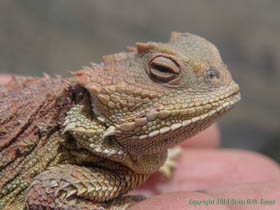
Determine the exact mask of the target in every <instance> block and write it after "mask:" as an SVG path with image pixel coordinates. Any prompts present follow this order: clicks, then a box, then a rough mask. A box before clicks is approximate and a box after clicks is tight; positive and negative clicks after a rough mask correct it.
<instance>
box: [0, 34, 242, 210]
mask: <svg viewBox="0 0 280 210" xmlns="http://www.w3.org/2000/svg"><path fill="white" fill-rule="evenodd" d="M103 60H104V62H103V63H101V64H95V63H92V64H91V66H89V67H84V68H83V69H81V70H78V71H76V72H74V73H73V75H72V77H70V78H62V77H60V76H57V77H50V76H48V75H45V76H44V77H23V76H14V77H13V79H12V81H10V82H9V83H8V84H6V85H4V86H1V87H0V116H1V119H0V126H1V127H0V177H1V179H0V209H126V208H127V207H129V206H132V205H133V204H135V203H137V202H139V201H141V200H143V199H144V197H143V196H128V195H125V194H127V193H128V192H129V191H131V190H132V189H135V188H136V187H137V186H139V185H141V184H142V183H144V182H145V180H147V178H148V177H149V176H150V175H151V174H152V173H154V172H156V171H158V170H159V169H160V168H161V167H164V164H165V162H166V160H167V151H168V149H169V148H171V147H173V146H175V145H177V144H179V143H180V142H182V141H183V140H185V139H188V138H190V137H191V136H193V135H195V134H197V133H198V132H200V131H202V130H204V129H206V128H207V127H209V126H210V125H211V124H212V123H214V122H216V120H217V119H219V118H220V117H221V116H223V115H224V114H225V113H227V112H228V111H229V110H231V109H232V108H233V107H234V105H235V104H236V103H237V102H238V101H239V100H240V90H239V86H238V84H237V83H235V82H234V81H233V79H232V76H231V74H230V72H229V70H228V68H227V66H226V65H225V64H224V62H223V61H222V58H221V56H220V53H219V51H218V49H217V48H216V47H215V45H214V44H212V43H211V42H209V41H207V40H206V39H204V38H202V37H200V36H198V35H193V34H190V33H179V32H172V33H171V37H170V40H169V42H167V43H161V42H147V43H142V42H138V43H136V46H135V47H130V48H129V52H120V53H116V54H113V55H107V56H104V57H103Z"/></svg>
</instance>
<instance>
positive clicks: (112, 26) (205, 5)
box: [0, 0, 280, 161]
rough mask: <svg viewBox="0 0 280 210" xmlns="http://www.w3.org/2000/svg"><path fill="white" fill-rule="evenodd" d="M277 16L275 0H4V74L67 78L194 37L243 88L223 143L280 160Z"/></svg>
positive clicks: (279, 4) (0, 4)
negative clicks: (142, 49)
mask: <svg viewBox="0 0 280 210" xmlns="http://www.w3.org/2000/svg"><path fill="white" fill-rule="evenodd" d="M279 11H280V1H275V0H266V1H263V0H247V1H244V0H235V1H223V0H211V1H202V0H192V1H191V0H190V1H188V0H173V1H168V0H141V1H131V0H118V1H116V0H107V1H93V0H83V1H77V0H60V1H57V0H48V1H42V0H41V1H38V0H25V1H22V0H1V1H0V14H1V15H0V73H9V74H21V75H32V76H41V75H42V72H46V73H48V74H50V75H55V74H60V75H63V76H70V72H72V71H75V70H77V69H80V68H81V66H85V65H88V64H89V62H97V63H99V62H101V58H102V56H103V55H106V54H112V53H115V52H119V51H126V46H133V45H134V44H135V42H137V41H139V42H146V41H160V42H166V41H168V39H169V34H170V32H171V31H179V32H191V33H195V34H198V35H201V36H203V37H205V38H206V39H208V40H210V41H211V42H213V43H214V44H215V45H216V46H217V47H218V48H219V50H220V52H221V54H222V57H223V60H224V62H225V63H226V64H227V65H228V67H229V69H230V70H231V73H232V75H233V77H234V79H235V80H236V81H237V82H238V83H239V84H240V86H241V93H242V101H241V103H239V105H238V106H237V107H236V108H235V109H234V110H233V111H232V112H231V113H230V114H228V115H226V116H225V117H224V118H223V119H222V120H221V121H220V128H221V131H222V141H223V142H222V144H223V146H224V147H235V148H244V149H250V150H253V151H258V152H262V153H264V154H267V155H269V156H270V157H272V158H274V159H275V160H278V161H280V41H279V37H280V12H279Z"/></svg>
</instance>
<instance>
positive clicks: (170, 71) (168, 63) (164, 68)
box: [148, 56, 180, 82]
mask: <svg viewBox="0 0 280 210" xmlns="http://www.w3.org/2000/svg"><path fill="white" fill-rule="evenodd" d="M148 74H149V75H150V76H151V77H152V78H154V79H156V80H158V81H160V82H169V81H171V80H173V79H175V78H177V77H178V75H179V74H180V66H179V65H178V64H177V63H176V62H175V61H174V60H173V59H171V58H168V57H164V56H158V57H155V58H154V59H152V60H151V61H150V64H149V68H148Z"/></svg>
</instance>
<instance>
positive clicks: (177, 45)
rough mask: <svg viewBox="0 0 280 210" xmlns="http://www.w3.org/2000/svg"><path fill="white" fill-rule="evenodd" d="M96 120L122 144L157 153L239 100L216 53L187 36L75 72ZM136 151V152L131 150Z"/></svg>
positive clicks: (138, 48) (144, 45)
mask: <svg viewBox="0 0 280 210" xmlns="http://www.w3.org/2000/svg"><path fill="white" fill-rule="evenodd" d="M74 80H75V82H76V83H77V84H79V85H80V86H82V87H84V88H86V89H87V90H88V92H89V93H90V97H91V104H92V108H93V112H94V114H95V115H96V116H97V119H96V120H101V121H102V122H103V123H104V124H105V125H106V127H107V128H108V129H107V131H105V132H104V135H103V136H104V137H107V136H114V138H115V139H116V140H117V141H118V142H119V143H120V144H122V145H124V146H129V147H133V146H135V148H138V149H139V150H142V151H143V150H146V151H147V152H149V151H152V152H157V151H160V150H164V149H166V148H168V147H171V146H173V145H174V144H176V143H178V142H180V141H182V140H184V139H186V138H188V137H190V136H192V135H194V134H196V133H198V132H199V131H201V130H202V129H204V128H206V127H208V126H209V125H210V124H212V123H213V122H214V121H215V120H216V119H217V118H219V117H220V116H221V115H222V114H224V113H225V112H227V111H228V110H230V109H231V108H232V107H233V105H234V104H235V103H236V102H238V101H239V100H240V94H239V86H238V85H237V84H236V83H235V82H234V81H233V80H232V77H231V74H230V72H229V71H228V69H227V66H226V65H225V64H224V63H223V61H222V59H221V56H220V54H219V51H218V50H217V48H216V47H215V46H214V45H213V44H212V43H210V42H208V41H207V40H205V39H203V38H201V37H199V36H196V35H192V34H189V33H176V32H173V33H172V34H171V38H170V41H169V42H168V43H156V42H148V43H136V47H135V48H131V52H129V53H118V54H114V55H109V56H105V57H104V64H101V65H97V64H93V65H92V66H91V67H88V68H85V69H83V70H80V71H78V72H76V73H74ZM133 151H136V150H133Z"/></svg>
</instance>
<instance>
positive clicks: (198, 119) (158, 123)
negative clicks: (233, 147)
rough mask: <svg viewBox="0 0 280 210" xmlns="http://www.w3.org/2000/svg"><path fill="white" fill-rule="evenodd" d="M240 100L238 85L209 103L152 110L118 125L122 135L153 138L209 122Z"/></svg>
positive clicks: (135, 138)
mask: <svg viewBox="0 0 280 210" xmlns="http://www.w3.org/2000/svg"><path fill="white" fill-rule="evenodd" d="M239 100H240V92H239V87H238V86H237V85H236V86H234V87H233V88H232V90H231V91H228V92H227V93H225V94H222V97H219V98H214V99H211V100H210V101H209V102H208V103H206V104H204V105H200V106H194V107H190V108H186V109H178V110H166V109H163V110H158V111H150V112H148V113H146V115H145V116H143V117H141V118H136V119H134V121H133V122H129V123H123V124H120V125H118V126H117V128H118V130H119V132H117V133H119V134H120V135H125V136H130V137H131V138H132V139H134V140H138V139H139V140H142V139H148V138H152V137H155V136H158V135H161V134H165V133H168V132H169V131H174V130H177V129H180V128H182V127H184V128H185V129H192V128H194V127H195V126H197V125H198V124H200V125H201V124H209V123H211V122H213V121H214V120H215V119H217V118H219V117H220V116H222V115H223V114H224V113H226V112H227V111H229V110H230V109H232V108H233V107H234V105H235V104H236V103H237V102H238V101H239Z"/></svg>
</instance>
